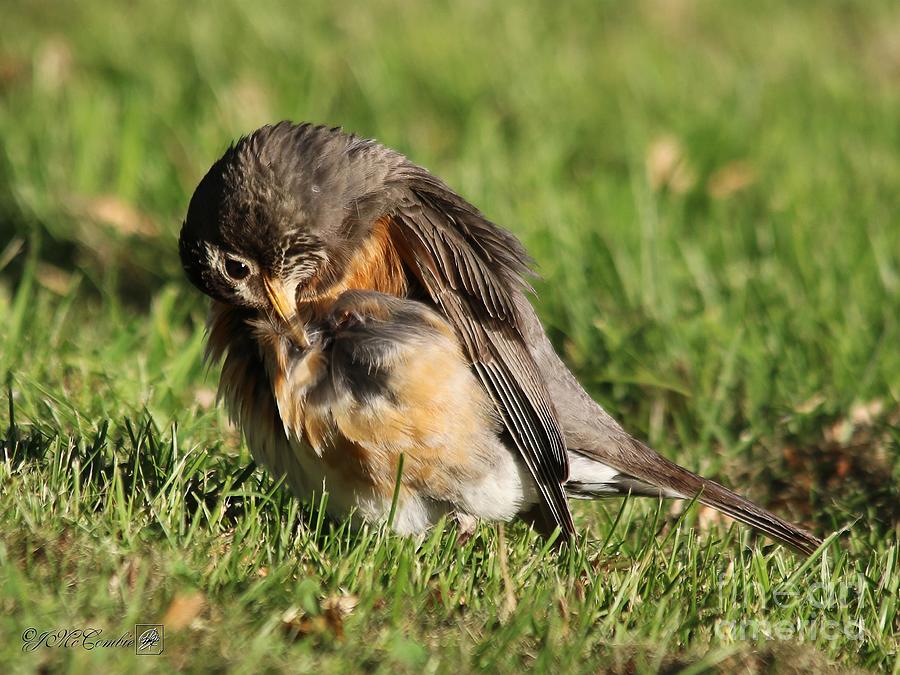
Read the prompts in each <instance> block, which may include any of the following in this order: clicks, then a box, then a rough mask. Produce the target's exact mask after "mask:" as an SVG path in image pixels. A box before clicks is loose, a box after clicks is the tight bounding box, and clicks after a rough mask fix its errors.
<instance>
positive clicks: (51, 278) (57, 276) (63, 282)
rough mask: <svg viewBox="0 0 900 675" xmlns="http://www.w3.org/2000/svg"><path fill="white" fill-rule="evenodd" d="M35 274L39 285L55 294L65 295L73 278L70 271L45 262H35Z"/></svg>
mask: <svg viewBox="0 0 900 675" xmlns="http://www.w3.org/2000/svg"><path fill="white" fill-rule="evenodd" d="M35 276H36V278H37V280H38V283H39V284H40V285H41V286H43V287H44V288H46V289H47V290H49V291H52V292H53V293H56V294H57V295H66V294H67V293H68V292H69V290H70V289H71V288H72V282H73V280H74V279H75V277H74V275H73V274H72V273H71V272H66V271H65V270H64V269H62V268H60V267H57V266H56V265H51V264H50V263H47V262H39V263H38V264H37V269H36V274H35Z"/></svg>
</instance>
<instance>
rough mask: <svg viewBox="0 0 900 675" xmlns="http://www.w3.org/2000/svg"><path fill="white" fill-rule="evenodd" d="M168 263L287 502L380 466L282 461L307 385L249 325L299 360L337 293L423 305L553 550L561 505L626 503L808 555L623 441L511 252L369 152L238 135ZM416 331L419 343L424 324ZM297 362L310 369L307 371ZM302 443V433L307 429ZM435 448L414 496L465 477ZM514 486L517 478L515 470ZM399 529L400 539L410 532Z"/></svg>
mask: <svg viewBox="0 0 900 675" xmlns="http://www.w3.org/2000/svg"><path fill="white" fill-rule="evenodd" d="M179 250H180V254H181V260H182V265H183V267H184V269H185V272H186V273H187V276H188V278H189V279H190V280H191V281H192V283H194V285H196V286H197V287H198V288H199V289H200V290H202V291H203V292H204V293H206V294H207V295H209V296H210V297H211V298H212V305H211V310H210V316H209V327H208V331H209V335H208V343H207V354H208V358H210V359H211V360H213V361H219V360H221V361H222V362H223V365H222V374H221V379H220V385H219V389H220V394H221V395H222V397H223V398H224V399H225V401H226V404H227V405H228V407H229V410H230V412H231V415H232V416H233V417H234V418H235V420H236V422H237V423H238V424H239V426H240V427H241V429H242V430H243V433H244V435H245V437H246V440H247V444H248V446H249V447H250V449H251V452H252V453H253V454H254V457H256V458H257V459H258V460H259V461H260V462H261V463H263V464H264V465H266V466H267V467H269V469H270V470H272V471H274V472H275V473H276V474H286V475H288V476H291V475H296V476H298V479H297V480H296V481H293V480H292V485H293V487H294V489H295V491H296V492H297V493H298V494H299V495H300V496H301V497H305V496H308V495H309V494H310V492H311V490H312V487H310V486H311V485H312V482H316V481H319V480H321V479H322V478H324V479H325V483H326V486H327V489H328V491H329V495H330V496H331V495H333V492H334V490H335V489H340V490H342V494H343V495H344V498H345V500H346V499H347V495H348V494H352V493H353V492H352V491H353V490H354V488H353V487H347V486H343V485H342V487H341V488H337V485H338V484H340V481H341V480H342V476H344V475H347V476H350V475H351V474H352V473H353V471H363V473H365V471H373V472H377V471H376V469H375V467H374V466H372V467H367V468H366V467H364V468H362V469H354V470H352V471H351V470H350V469H347V467H341V466H337V465H336V464H335V463H338V464H339V463H340V462H346V463H347V464H348V465H351V464H353V463H354V462H355V463H357V464H360V463H362V464H365V463H366V462H376V461H380V460H376V459H375V458H377V457H378V453H372V452H361V451H359V450H358V448H356V446H355V445H353V443H354V442H355V439H353V438H352V437H347V438H344V439H342V440H340V441H337V440H332V441H331V442H332V443H333V444H336V445H335V447H342V448H344V450H345V452H343V453H341V452H335V453H330V454H329V456H330V457H331V462H332V463H333V464H335V467H334V468H333V469H328V468H327V466H326V465H327V463H326V462H325V459H324V457H325V454H326V453H324V452H323V453H321V454H319V453H317V452H316V451H315V448H314V446H313V445H312V442H311V441H312V440H313V437H314V436H313V437H310V436H308V435H307V436H303V435H302V434H301V435H300V436H299V437H298V438H300V439H301V441H302V443H303V444H306V445H309V446H310V447H311V448H313V451H312V454H310V453H309V452H308V451H304V452H295V449H294V447H292V443H291V441H290V440H289V437H290V436H291V435H292V433H293V432H292V431H291V429H299V427H297V426H296V419H295V418H302V417H304V415H305V412H304V410H305V408H304V407H303V404H302V402H301V400H302V399H303V393H302V392H303V391H304V390H303V388H302V386H300V385H298V384H296V383H298V382H300V381H304V382H305V381H306V380H305V379H303V378H300V379H299V380H298V379H297V378H296V376H295V377H287V378H285V377H283V376H280V375H279V374H278V373H279V372H282V371H280V370H279V369H278V368H273V365H272V364H273V363H277V358H278V356H277V354H278V352H277V351H275V343H273V342H272V340H271V335H270V334H269V333H266V332H265V331H263V332H262V333H260V321H264V322H265V321H270V320H271V319H272V318H274V319H277V320H278V321H280V322H281V325H282V327H283V328H282V330H283V331H287V333H286V334H287V335H288V336H289V337H290V340H289V344H291V345H293V347H292V348H293V349H294V350H296V351H297V352H298V353H299V352H302V351H304V350H309V349H311V348H312V347H313V341H312V340H311V335H312V332H311V331H312V329H311V328H310V327H314V326H322V325H328V324H327V319H328V317H333V316H334V310H335V306H336V304H337V303H339V300H340V299H342V298H343V296H344V295H345V294H346V293H347V292H348V291H354V290H361V291H375V292H378V293H381V294H384V295H388V296H394V297H397V298H408V299H410V300H415V301H418V302H420V303H424V305H427V306H428V307H430V308H431V311H432V313H433V314H434V315H435V316H439V317H440V320H441V321H443V322H444V325H446V326H449V327H450V328H451V330H452V333H453V335H454V336H455V340H456V342H455V344H456V347H455V348H456V349H458V350H459V353H460V354H462V357H463V359H464V362H465V363H466V365H467V367H468V370H469V372H470V373H471V375H472V377H473V378H474V380H475V381H476V382H477V383H478V385H479V389H478V390H477V391H479V392H481V395H482V396H483V397H486V400H487V401H489V402H490V409H491V410H492V411H493V414H494V415H496V417H497V418H498V420H499V423H500V425H501V430H502V432H501V433H500V434H499V438H501V439H502V441H503V446H504V448H505V451H506V453H507V454H508V455H509V456H510V457H511V458H512V462H513V465H514V466H516V467H519V466H522V467H524V470H525V472H526V473H525V476H526V480H525V485H524V486H523V487H522V489H521V491H520V492H521V493H522V494H523V495H524V494H530V491H533V492H534V494H535V499H534V500H533V503H534V506H532V502H530V501H529V500H528V499H523V500H522V501H521V502H517V501H516V500H515V499H513V498H510V499H509V502H508V503H506V504H503V505H502V506H503V507H504V508H505V509H506V511H514V512H515V513H516V514H518V515H521V516H523V517H525V518H527V519H528V520H530V521H531V522H533V523H534V525H535V526H536V527H537V529H538V530H539V531H541V532H542V533H544V534H550V533H551V532H553V531H554V530H556V529H557V528H558V529H559V530H560V533H561V538H562V540H563V541H565V540H567V539H569V538H570V537H571V536H572V535H573V534H574V532H575V529H574V524H573V522H572V516H571V513H570V511H569V504H568V499H567V493H568V494H569V495H576V496H585V497H600V496H615V495H625V494H637V495H650V496H657V497H660V496H661V497H672V498H686V499H692V498H695V497H696V498H697V499H698V501H700V502H701V503H703V504H706V505H708V506H710V507H712V508H714V509H717V510H719V511H721V512H723V513H725V514H727V515H728V516H731V517H732V518H735V519H736V520H739V521H741V522H744V523H746V524H748V525H750V526H752V527H754V528H757V529H759V530H760V531H762V532H764V533H765V534H767V535H769V536H770V537H772V538H773V539H775V540H777V541H780V542H782V543H784V544H787V545H788V546H791V547H792V548H794V549H796V550H798V551H800V552H803V553H806V554H811V553H812V552H813V551H815V550H816V548H818V546H819V545H820V544H821V541H820V540H819V539H818V538H816V537H815V536H813V535H812V534H810V533H808V532H806V531H804V530H803V529H801V528H798V527H796V526H795V525H792V524H790V523H788V522H787V521H785V520H783V519H781V518H780V517H778V516H776V515H775V514H773V513H770V512H768V511H766V510H765V509H762V508H760V507H758V506H756V505H755V504H753V503H752V502H749V501H748V500H746V499H744V498H742V497H740V496H739V495H737V494H735V493H734V492H732V491H731V490H728V489H727V488H725V487H723V486H721V485H719V484H718V483H716V482H714V481H711V480H709V479H706V478H702V477H700V476H698V475H696V474H694V473H692V472H691V471H688V470H687V469H685V468H683V467H681V466H678V465H677V464H674V463H673V462H671V461H669V460H667V459H665V458H663V457H662V456H660V455H659V454H658V453H656V452H655V451H653V450H652V449H651V448H649V447H648V446H647V445H645V444H644V443H642V442H641V441H639V440H637V439H635V438H633V437H632V436H631V435H630V434H628V433H627V432H625V431H624V430H623V429H622V427H621V426H620V425H619V424H618V423H617V422H616V421H615V420H614V419H613V418H612V417H611V416H610V415H609V414H607V413H606V411H605V410H603V408H602V407H601V406H600V405H598V404H597V403H596V402H594V401H593V400H592V399H591V398H590V396H589V395H588V394H587V393H586V392H585V391H584V389H583V388H582V387H581V386H580V385H579V384H578V382H577V380H576V379H575V377H574V376H573V375H572V373H571V372H569V370H568V369H567V368H566V366H565V364H564V363H563V362H562V360H561V359H560V358H559V357H558V356H557V354H556V353H555V351H554V350H553V347H552V345H551V344H550V341H549V339H548V338H547V336H546V333H545V332H544V330H543V327H542V326H541V323H540V321H539V319H538V318H537V315H536V314H535V312H534V309H533V308H532V306H531V304H530V303H529V301H528V299H527V297H526V293H528V292H530V291H531V287H530V285H529V284H528V278H529V277H530V276H531V275H532V274H533V273H532V271H531V267H530V264H531V260H530V258H529V257H528V255H527V253H526V251H525V250H524V248H523V246H522V245H521V243H520V242H519V241H518V240H517V239H516V238H515V237H514V236H513V235H512V234H511V233H509V232H508V231H506V230H505V229H503V228H501V227H499V226H498V225H496V224H494V223H492V222H491V221H489V220H488V219H487V218H486V217H485V216H484V215H483V214H482V213H481V212H480V211H479V210H478V209H477V208H475V207H474V206H472V205H471V204H469V203H468V202H467V201H465V200H464V199H463V198H462V197H460V196H459V195H457V194H456V193H455V192H453V190H451V189H450V188H449V187H448V186H447V185H446V184H445V183H444V182H443V181H441V180H440V179H439V178H437V177H435V176H434V175H432V174H431V173H429V172H428V171H427V170H425V169H424V168H422V167H420V166H417V165H416V164H414V163H412V162H411V161H410V160H408V159H407V158H406V157H404V156H403V155H402V154H400V153H398V152H396V151H394V150H391V149H389V148H386V147H384V146H382V145H380V144H378V143H377V142H375V141H372V140H369V139H364V138H360V137H357V136H355V135H352V134H346V133H344V132H342V131H341V130H340V129H336V128H327V127H323V126H314V125H310V124H299V125H295V124H292V123H289V122H281V123H279V124H276V125H272V126H265V127H262V128H261V129H259V130H257V131H255V132H253V133H252V134H250V135H249V136H246V137H243V138H241V139H240V140H239V141H238V142H237V143H236V144H234V145H233V146H231V147H230V148H229V149H228V150H227V151H226V152H225V154H224V155H223V156H222V157H221V158H220V159H219V160H218V161H216V162H215V163H214V164H213V166H212V168H210V170H209V172H208V173H207V174H206V175H205V176H204V177H203V179H202V180H201V181H200V184H199V185H198V187H197V189H196V190H195V192H194V194H193V196H192V198H191V201H190V205H189V207H188V213H187V217H186V219H185V222H184V225H183V227H182V230H181V236H180V240H179ZM420 316H423V317H424V315H420ZM431 318H432V319H433V317H431ZM423 321H424V323H423V322H420V324H419V327H420V328H421V327H422V326H423V325H425V323H428V321H425V320H424V319H423ZM432 323H433V321H432ZM266 335H269V337H266ZM384 335H387V336H389V335H391V333H390V331H387V332H385V333H384ZM401 344H403V343H402V341H401ZM445 347H446V349H445V351H446V352H448V353H450V352H452V351H453V349H451V348H450V347H449V346H448V345H445ZM399 348H400V347H399V346H398V349H399ZM386 353H387V352H386ZM446 358H450V357H449V356H447V357H446ZM273 359H275V361H273ZM435 362H436V361H435ZM299 363H303V364H305V365H304V366H301V368H313V367H315V364H317V363H319V361H317V360H316V359H313V360H309V361H308V360H302V361H298V362H297V364H299ZM409 363H411V364H413V368H414V369H415V368H418V367H421V368H425V371H427V372H429V373H432V374H430V375H429V376H428V377H427V378H425V379H423V380H422V381H421V382H418V383H416V384H417V387H418V389H419V390H420V392H419V394H418V395H420V396H421V397H422V400H423V402H424V401H429V400H431V397H433V396H439V395H440V394H439V393H437V392H435V393H433V394H429V393H428V392H422V391H421V388H422V387H427V386H429V385H433V386H440V383H441V379H440V377H441V375H440V373H441V370H442V369H438V370H437V373H433V372H432V371H429V370H428V368H426V367H425V366H424V364H419V365H418V366H416V365H415V359H414V358H410V359H409ZM297 364H295V366H296V365H297ZM319 367H324V366H323V365H322V364H320V366H319ZM352 370H353V369H352V368H350V369H349V370H347V369H345V370H344V371H343V372H350V371H352ZM354 372H355V374H354V377H355V378H356V382H357V386H359V387H363V388H365V387H372V388H374V389H376V390H377V389H378V388H379V386H380V384H379V383H380V380H379V378H378V377H377V376H370V375H369V374H368V371H367V370H365V369H359V370H357V371H354ZM423 377H425V376H424V375H423ZM407 381H409V380H407ZM291 383H294V385H295V386H296V387H297V388H296V389H293V388H292V385H291ZM410 386H412V383H410ZM279 387H280V389H279ZM279 391H280V392H281V394H279V393H277V392H279ZM279 395H280V396H281V399H279ZM291 397H296V398H297V399H298V402H297V404H296V405H293V406H292V405H291V404H289V403H288V400H289V399H290V398H291ZM282 399H283V400H282ZM407 401H409V399H407ZM423 405H424V404H423ZM428 409H429V408H428V407H427V406H424V407H422V408H421V409H420V410H419V413H418V414H417V416H415V417H414V418H410V419H411V420H414V421H413V422H412V423H414V424H415V423H424V421H425V419H426V418H427V417H429V415H431V416H432V417H437V416H438V413H437V412H436V410H437V409H435V412H432V413H426V412H425V411H426V410H428ZM449 416H450V417H451V418H452V416H453V413H450V414H449ZM379 419H380V418H378V416H375V417H374V418H369V419H368V420H367V422H366V424H368V425H369V431H370V432H371V435H372V438H379V437H380V438H382V439H383V442H384V443H386V444H388V443H389V442H390V441H389V440H388V439H390V438H391V437H392V435H394V434H396V433H398V432H397V430H396V429H395V428H394V426H392V425H391V422H389V418H387V417H385V418H383V419H382V420H381V421H382V422H383V426H382V428H380V429H376V428H375V427H377V424H378V422H379ZM289 420H295V421H294V422H293V423H289ZM390 420H393V422H396V423H399V420H398V419H397V418H390ZM357 422H359V420H357ZM451 422H452V420H449V421H447V420H437V424H449V423H451ZM372 425H375V427H373V426H372ZM301 426H303V423H302V422H301ZM310 428H311V429H312V431H313V432H315V431H316V428H317V424H316V423H315V422H313V423H312V427H310ZM286 432H287V433H286ZM304 433H306V434H308V433H309V432H308V431H306V430H304ZM323 433H325V432H323ZM330 433H333V429H331V432H330ZM446 438H447V439H448V440H447V441H446V443H444V444H443V445H440V446H439V447H438V448H437V449H436V450H433V451H432V452H430V453H426V454H425V455H423V456H427V457H430V458H431V459H430V460H428V461H431V462H433V465H432V466H431V471H430V474H427V476H428V477H427V478H425V479H423V478H421V476H425V475H426V473H421V475H420V478H419V481H420V484H421V485H425V484H438V483H440V482H441V481H447V480H448V474H449V475H451V476H459V477H460V478H459V480H460V481H462V482H463V483H464V484H465V483H466V481H468V480H470V479H469V478H466V476H469V475H470V474H469V473H466V472H462V473H458V472H454V471H453V470H450V468H449V464H448V463H447V462H444V461H441V462H437V461H436V460H435V459H434V458H435V457H436V456H437V454H447V455H448V456H449V455H454V456H456V455H460V454H462V455H465V454H466V453H470V452H473V451H472V450H471V448H470V447H467V446H464V445H456V442H457V441H456V440H452V439H454V438H456V437H454V436H453V435H452V434H450V435H448V436H446ZM294 446H297V444H296V443H294ZM304 447H305V445H304ZM438 451H439V452H438ZM476 460H477V457H476V456H473V457H472V461H476ZM423 461H424V460H423ZM339 469H340V470H339ZM476 473H477V472H476ZM510 473H513V472H512V470H510ZM514 473H515V475H517V476H521V472H520V471H519V470H518V468H517V469H516V470H515V472H514ZM471 475H474V474H471ZM300 476H307V478H303V479H302V480H301V479H300V478H299V477H300ZM471 481H472V482H471V483H469V484H468V486H467V489H471V490H476V489H477V486H476V484H475V479H471ZM351 484H352V481H351ZM391 484H392V485H393V481H392V482H391ZM316 485H318V482H316ZM382 487H383V486H382ZM409 489H411V488H407V490H409ZM413 489H420V490H424V488H421V487H420V488H413ZM358 494H362V493H358ZM420 494H421V495H428V494H429V493H428V492H427V491H423V492H421V493H420ZM498 498H499V497H498ZM360 500H364V498H363V497H358V498H357V500H356V501H360ZM350 501H353V500H352V499H351V500H350ZM454 505H455V507H460V504H459V503H455V502H454ZM352 506H354V507H356V508H358V509H359V511H360V513H361V514H362V515H363V516H365V514H366V513H368V511H367V510H366V508H363V506H362V505H361V504H359V503H355V504H353V505H352ZM335 508H337V507H335ZM338 510H339V509H338ZM376 510H377V509H376ZM332 512H337V511H332ZM472 515H479V514H477V513H476V514H472ZM482 515H483V517H499V516H497V515H492V514H490V513H484V514H482ZM425 520H426V521H427V520H428V519H425ZM404 523H405V524H404V525H403V526H402V528H401V529H405V530H409V531H411V530H414V529H415V528H414V527H412V526H408V524H409V521H404Z"/></svg>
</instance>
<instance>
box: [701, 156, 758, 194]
mask: <svg viewBox="0 0 900 675" xmlns="http://www.w3.org/2000/svg"><path fill="white" fill-rule="evenodd" d="M755 182H756V171H755V170H754V168H753V167H752V166H750V164H748V163H747V162H742V161H735V162H729V163H728V164H726V165H725V166H723V167H721V168H719V169H717V170H716V171H714V172H713V174H712V175H711V176H710V177H709V180H707V181H706V191H707V192H708V193H709V196H710V197H712V198H713V199H727V198H728V197H731V196H732V195H734V194H737V193H738V192H741V191H742V190H746V189H747V188H748V187H750V186H751V185H753V184H754V183H755Z"/></svg>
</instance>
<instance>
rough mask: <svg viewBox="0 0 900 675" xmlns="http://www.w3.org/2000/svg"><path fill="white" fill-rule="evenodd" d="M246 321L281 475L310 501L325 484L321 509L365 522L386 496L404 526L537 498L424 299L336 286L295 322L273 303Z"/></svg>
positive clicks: (445, 327)
mask: <svg viewBox="0 0 900 675" xmlns="http://www.w3.org/2000/svg"><path fill="white" fill-rule="evenodd" d="M247 326H248V328H249V329H250V331H251V334H252V336H253V339H254V340H255V342H256V344H257V345H258V348H259V354H260V358H261V360H262V364H263V367H264V371H265V376H266V377H267V378H268V381H269V383H270V385H271V387H272V395H273V397H274V400H275V406H276V408H277V412H278V417H279V418H280V420H281V423H282V424H283V428H284V435H283V436H282V437H281V438H279V441H280V443H281V447H280V449H279V450H278V452H280V453H284V454H285V456H287V457H290V458H291V461H290V462H288V463H286V464H285V465H284V466H283V470H284V471H285V473H286V477H287V481H288V483H289V484H290V486H291V487H292V488H293V490H294V491H295V492H297V493H298V494H302V495H305V496H311V497H313V498H314V499H315V501H318V499H317V498H318V497H319V496H320V495H321V491H322V490H323V488H327V499H326V501H325V504H326V509H327V510H328V512H329V513H331V514H332V515H334V516H336V517H345V516H347V515H348V514H350V515H351V517H352V518H354V519H356V520H357V521H360V520H361V521H377V520H381V519H384V518H387V517H388V516H389V514H390V512H391V508H392V506H393V507H394V508H395V512H394V518H393V520H392V522H391V524H392V526H393V528H394V529H395V530H397V531H398V532H401V533H405V534H416V533H420V532H423V531H425V530H427V529H428V528H430V527H431V526H432V525H434V524H435V523H436V522H437V521H438V520H439V519H440V518H441V517H442V516H447V515H449V516H457V517H459V518H460V520H461V521H462V522H467V516H472V517H475V518H483V519H488V520H511V519H512V518H514V517H515V516H516V515H517V514H519V513H521V512H523V511H526V512H527V511H528V509H530V508H532V507H533V506H536V505H537V503H538V493H537V490H535V489H534V485H533V480H532V478H531V476H530V474H529V473H528V469H527V468H526V466H525V464H524V463H523V462H522V460H521V458H520V457H519V455H518V454H517V453H515V452H510V450H509V445H508V441H507V440H506V439H505V438H504V427H503V423H502V421H501V419H500V417H499V415H497V410H496V408H495V407H494V405H493V403H492V402H491V399H490V398H489V396H488V394H487V392H486V391H485V389H484V387H483V386H481V384H480V382H479V381H478V378H477V377H476V375H475V374H474V373H473V372H472V370H471V368H470V367H469V361H468V359H467V357H466V356H465V355H464V353H463V350H462V348H461V346H460V344H459V342H458V340H457V337H456V333H455V331H454V330H453V327H452V326H450V324H449V323H447V321H446V320H445V319H444V318H443V317H442V316H441V315H440V314H438V313H437V312H436V311H435V310H434V309H432V308H430V307H428V306H427V305H425V304H423V303H420V302H416V301H414V300H409V299H406V298H398V297H396V296H393V295H386V294H384V293H378V292H375V291H346V292H345V293H343V294H342V295H341V296H339V297H338V298H337V299H336V300H335V302H334V303H332V304H331V305H330V307H329V311H328V313H327V314H325V315H324V316H322V317H316V318H313V319H312V320H311V321H310V322H309V323H306V324H305V325H304V326H303V327H302V328H294V327H292V326H291V325H290V324H288V323H287V322H285V321H284V320H283V319H282V318H281V317H280V316H278V315H276V314H274V313H271V314H263V315H260V316H258V317H255V318H252V319H249V320H248V323H247ZM299 335H304V336H305V338H303V342H302V344H301V343H300V341H299V340H300V338H298V336H299ZM273 459H274V458H273ZM276 461H277V460H276ZM395 490H396V491H397V492H396V502H395V499H394V495H395Z"/></svg>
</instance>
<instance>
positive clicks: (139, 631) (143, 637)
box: [134, 623, 165, 655]
mask: <svg viewBox="0 0 900 675" xmlns="http://www.w3.org/2000/svg"><path fill="white" fill-rule="evenodd" d="M134 635H135V641H134V653H135V654H138V655H144V654H154V655H158V654H162V653H163V647H164V646H165V645H164V643H165V629H164V627H163V625H162V624H159V623H157V624H151V623H139V624H137V625H136V626H135V627H134Z"/></svg>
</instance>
